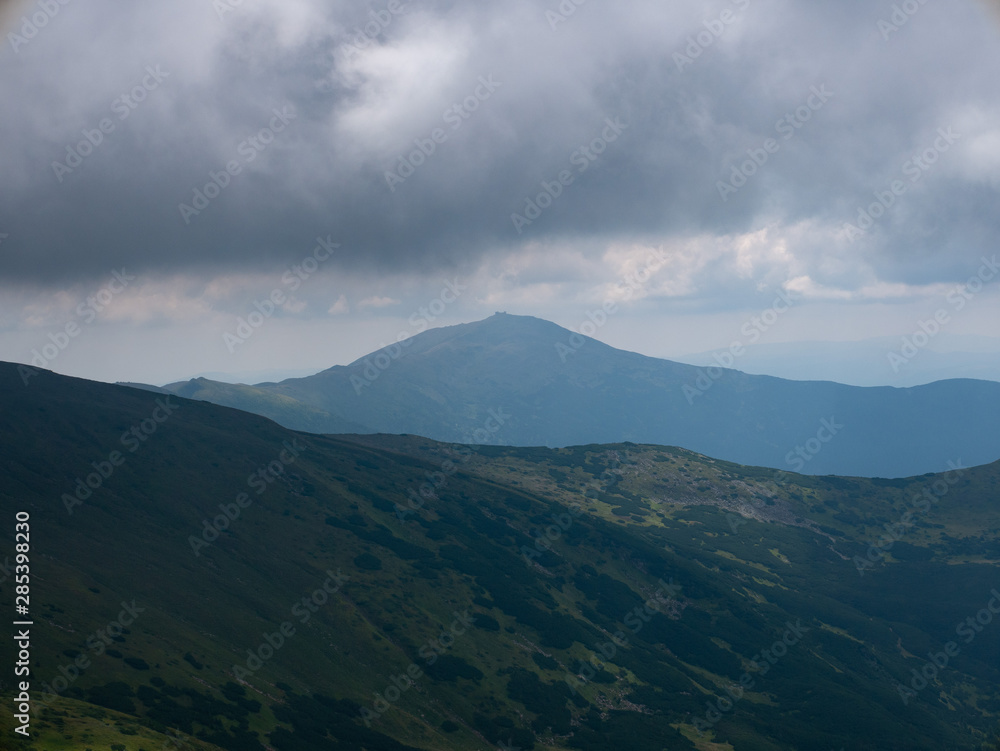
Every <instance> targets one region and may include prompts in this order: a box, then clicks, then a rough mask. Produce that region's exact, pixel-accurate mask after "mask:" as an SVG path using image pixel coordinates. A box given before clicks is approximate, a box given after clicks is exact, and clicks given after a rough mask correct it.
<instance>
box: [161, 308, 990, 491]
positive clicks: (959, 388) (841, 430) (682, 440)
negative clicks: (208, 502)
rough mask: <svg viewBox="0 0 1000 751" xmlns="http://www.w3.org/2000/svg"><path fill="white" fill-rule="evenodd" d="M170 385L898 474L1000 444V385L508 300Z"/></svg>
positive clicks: (509, 438) (554, 442)
mask: <svg viewBox="0 0 1000 751" xmlns="http://www.w3.org/2000/svg"><path fill="white" fill-rule="evenodd" d="M164 388H166V389H167V390H169V391H172V392H173V393H176V394H178V395H180V396H185V397H188V398H191V399H202V400H205V401H211V402H214V403H216V404H222V405H225V406H230V407H236V408H238V409H244V410H247V411H251V412H255V413H257V414H261V415H264V416H265V417H268V418H270V419H273V420H275V421H276V422H278V423H280V424H282V425H285V426H286V427H290V428H293V429H296V430H306V431H310V432H325V433H343V432H352V433H353V432H357V433H413V434H417V435H423V436H427V437H430V438H434V439H436V440H442V441H460V442H465V443H504V444H509V445H518V446H550V447H556V446H569V445H579V444H587V443H609V442H620V441H632V442H636V443H655V444H665V445H676V446H683V447H685V448H688V449H691V450H693V451H697V452H699V453H703V454H707V455H709V456H715V457H718V458H722V459H726V460H728V461H733V462H738V463H741V464H752V465H759V466H766V467H772V468H776V469H782V470H788V471H796V472H806V473H809V474H838V475H852V476H864V477H879V476H881V477H903V476H909V475H917V474H923V473H926V472H936V471H943V470H945V469H947V468H948V466H949V464H948V463H949V461H958V460H961V461H963V462H964V463H965V464H967V465H970V464H986V463H988V462H991V461H995V460H996V459H997V458H1000V431H997V430H996V425H997V424H998V422H1000V383H995V382H989V381H976V380H960V379H955V380H949V381H941V382H937V383H932V384H928V385H925V386H917V387H913V388H891V387H881V388H861V387H855V386H845V385H841V384H836V383H832V382H823V381H788V380H783V379H780V378H772V377H768V376H753V375H747V374H745V373H741V372H739V371H737V370H732V369H723V368H717V369H716V368H712V369H706V368H698V367H694V366H691V365H683V364H680V363H676V362H670V361H669V360H660V359H656V358H652V357H645V356H643V355H639V354H635V353H632V352H625V351H622V350H618V349H615V348H613V347H609V346H608V345H606V344H603V343H601V342H599V341H597V340H595V339H590V338H587V337H584V336H580V335H579V334H574V333H572V332H570V331H568V330H566V329H563V328H561V327H559V326H557V325H555V324H553V323H550V322H548V321H543V320H540V319H537V318H531V317H527V316H514V315H507V314H497V315H494V316H491V317H490V318H487V319H485V320H482V321H477V322H475V323H468V324H462V325H458V326H449V327H446V328H439V329H432V330H429V331H426V332H423V333H420V334H418V335H416V336H414V337H412V338H411V339H408V340H407V341H405V342H403V343H401V344H396V345H392V346H390V347H386V348H383V349H381V350H379V351H377V352H374V353H373V354H371V355H369V356H367V357H364V358H362V359H360V360H357V361H356V362H353V363H351V364H350V365H347V366H337V367H333V368H330V369H329V370H325V371H323V372H321V373H317V374H316V375H313V376H309V377H307V378H294V379H289V380H286V381H282V382H280V383H261V384H257V385H256V386H245V385H231V384H225V383H219V382H216V381H209V380H206V379H195V380H192V381H187V382H182V383H174V384H169V385H168V386H166V387H164ZM497 416H499V417H500V418H502V424H500V422H501V419H498V417H497Z"/></svg>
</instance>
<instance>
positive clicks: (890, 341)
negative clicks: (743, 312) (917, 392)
mask: <svg viewBox="0 0 1000 751" xmlns="http://www.w3.org/2000/svg"><path fill="white" fill-rule="evenodd" d="M902 346H903V344H902V342H901V339H900V337H880V338H877V339H865V340H863V341H851V342H780V343H774V344H752V345H748V346H747V347H746V351H745V352H744V353H743V354H742V355H740V359H739V363H740V367H741V368H742V369H743V370H744V371H745V372H748V373H767V374H768V375H773V376H779V377H781V378H790V379H792V380H796V381H815V380H824V381H837V382H838V383H850V384H853V385H855V386H919V385H922V384H925V383H933V382H934V381H943V380H947V379H950V378H974V379H977V380H984V381H1000V340H998V339H997V338H996V337H985V336H984V337H977V336H961V335H954V336H947V335H938V336H937V337H935V338H934V341H933V342H932V343H931V344H929V345H928V346H927V347H926V348H925V349H922V350H921V351H920V355H919V356H918V357H914V358H912V359H911V360H909V361H908V362H905V363H900V362H896V363H895V368H894V363H892V362H890V361H889V358H888V353H889V352H897V353H898V352H899V350H900V348H901V347H902ZM715 354H716V351H708V352H698V353H695V354H690V355H683V356H681V357H677V358H676V359H677V360H678V361H679V362H686V363H690V364H691V365H699V366H707V365H715V364H716V361H715V359H714V357H715Z"/></svg>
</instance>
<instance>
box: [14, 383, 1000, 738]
mask: <svg viewBox="0 0 1000 751" xmlns="http://www.w3.org/2000/svg"><path fill="white" fill-rule="evenodd" d="M136 431H138V432H136ZM140 436H142V437H141V438H140ZM132 447H134V450H133V448H132ZM114 452H118V454H119V455H120V456H118V455H116V454H115V453H114ZM0 456H2V457H3V459H2V464H0V477H2V478H3V483H2V484H0V510H2V513H3V515H4V518H6V519H13V518H14V514H15V512H17V511H27V512H29V513H30V515H31V525H32V549H31V565H32V577H33V578H32V615H33V617H34V620H35V622H36V625H35V627H34V629H35V630H34V632H33V641H32V644H33V646H32V649H33V654H32V667H33V691H34V692H35V700H36V706H37V702H39V701H45V702H48V704H49V707H48V708H47V709H45V710H43V711H42V713H41V714H40V717H39V718H37V719H36V723H38V724H39V725H40V724H42V723H44V724H45V728H43V729H45V730H46V732H53V731H55V730H58V731H59V732H61V733H62V736H63V737H64V738H65V736H70V738H69V739H66V742H67V745H66V746H64V747H66V748H73V749H81V751H82V749H84V748H87V747H88V743H89V739H88V738H87V737H85V736H86V734H87V733H89V734H91V735H92V734H93V733H94V732H95V730H94V728H93V726H89V727H88V729H83V730H79V734H78V735H77V734H76V733H77V732H78V728H79V727H80V725H78V723H76V721H75V720H73V718H76V717H81V716H82V717H86V716H88V714H87V713H89V716H101V717H105V718H107V717H111V718H112V719H114V718H118V719H117V720H115V721H116V722H118V723H119V724H120V725H122V724H123V723H124V724H123V726H125V727H127V726H128V724H129V723H134V724H135V725H139V726H142V727H145V728H148V729H149V730H150V731H152V732H158V733H161V734H167V735H169V736H171V737H174V735H175V734H176V733H180V734H181V735H182V736H187V737H190V736H194V737H196V738H198V739H200V740H202V741H205V742H206V743H211V744H214V745H216V746H218V747H220V748H226V749H260V748H262V744H263V743H267V745H269V746H270V747H272V748H274V749H277V751H286V749H287V750H289V751H291V750H292V749H294V750H295V751H310V750H311V749H404V748H419V749H483V748H487V747H489V746H494V747H495V746H497V745H498V744H500V743H504V744H508V745H509V746H518V747H520V748H523V749H530V748H539V749H556V748H576V749H594V750H595V751H596V750H597V749H607V748H622V747H629V748H635V749H640V750H642V751H647V750H648V751H660V750H661V749H663V748H667V749H692V748H709V746H708V745H706V744H707V743H708V741H709V740H710V739H713V738H714V739H715V741H717V742H719V743H721V744H729V746H727V745H721V748H734V749H737V750H738V751H743V750H744V749H793V748H794V749H828V748H831V747H832V748H837V747H840V746H845V747H849V748H856V749H876V748H878V749H899V750H900V751H902V749H908V750H909V749H940V748H949V749H973V748H975V747H977V744H979V743H980V741H981V740H983V739H984V737H985V736H984V735H983V734H984V733H985V732H986V730H987V729H988V728H989V727H990V725H991V724H992V723H993V722H994V719H995V717H996V715H997V714H998V713H1000V696H998V693H997V685H998V681H1000V672H998V670H997V667H996V666H997V665H998V664H1000V645H998V642H997V640H995V639H993V638H991V637H990V636H989V632H986V634H984V636H981V637H979V638H975V637H974V641H972V642H971V643H969V644H965V643H963V644H962V647H961V654H960V655H959V656H958V657H957V658H955V659H953V660H952V661H951V664H950V666H949V667H948V669H947V670H944V669H942V670H940V671H938V672H939V675H938V676H937V677H935V678H934V679H933V680H932V682H933V683H934V687H933V689H927V690H922V689H921V690H914V689H910V691H913V693H912V694H911V693H908V692H907V689H906V686H907V683H908V682H909V681H910V680H911V672H910V671H911V670H918V671H919V670H920V669H922V668H923V667H924V666H925V665H926V663H927V659H926V658H925V657H923V655H925V654H927V653H928V652H930V653H932V654H934V653H936V652H938V651H940V650H941V649H943V645H944V644H945V642H947V641H948V640H949V639H956V637H955V635H954V626H955V624H956V623H958V622H960V621H961V620H962V619H963V618H965V617H966V616H970V615H971V616H973V617H975V616H976V613H977V611H980V610H981V609H982V608H983V607H984V603H986V602H988V601H989V600H990V597H991V594H990V593H991V588H994V587H996V584H997V583H996V579H995V575H994V573H995V564H996V562H997V559H998V558H1000V549H998V544H997V535H998V533H1000V509H998V506H997V503H996V500H997V482H998V479H1000V465H991V466H988V467H980V468H976V469H972V470H961V471H957V472H954V473H952V474H951V475H945V476H931V477H923V478H913V479H907V480H897V481H870V480H862V479H844V478H815V477H799V476H775V474H774V473H772V472H768V471H766V470H761V469H754V468H744V467H739V466H737V465H733V464H729V463H726V462H719V461H716V460H711V459H708V458H706V457H703V456H698V455H696V454H693V453H691V452H689V451H684V450H680V449H667V448H662V447H656V446H637V445H634V444H621V445H614V446H584V447H577V448H573V449H562V450H550V449H537V448H536V449H528V448H499V447H492V448H491V447H483V448H480V449H479V450H478V451H472V450H469V449H467V448H465V447H462V446H455V445H447V444H439V443H435V442H433V441H430V440H427V439H423V438H416V437H390V436H354V437H351V436H340V437H336V436H314V435H304V434H298V433H293V432H291V431H289V430H287V429H284V428H281V427H279V426H278V425H276V424H274V423H272V422H269V421H267V420H265V419H262V418H259V417H256V416H253V415H248V414H245V413H241V412H238V411H235V410H231V409H226V408H222V407H218V406H215V405H211V404H208V403H205V402H195V401H190V400H185V399H181V398H178V397H170V398H169V399H165V397H164V395H160V394H152V393H148V392H144V391H139V390H135V389H129V388H123V387H118V386H111V385H106V384H98V383H91V382H87V381H81V380H78V379H71V378H65V377H61V376H56V375H54V374H51V373H48V372H45V371H41V372H39V373H38V374H37V375H35V376H34V377H31V378H29V380H28V384H27V385H25V384H24V383H23V381H22V379H21V377H20V375H19V374H18V371H17V369H16V368H15V366H11V365H0ZM102 473H103V474H107V476H106V477H102V476H101V475H102ZM91 475H93V477H91ZM78 480H80V481H82V482H83V483H84V485H86V483H87V482H90V484H91V486H97V487H96V488H94V487H91V488H90V490H91V494H90V495H87V494H86V492H85V491H84V490H80V492H79V493H77V490H76V489H77V488H79V483H78ZM937 487H942V488H944V490H943V491H942V492H941V493H940V494H938V495H936V496H935V497H936V501H935V502H934V504H933V506H932V507H931V510H930V511H928V512H927V513H924V514H918V515H917V516H916V517H914V518H911V519H910V520H909V521H908V526H906V527H905V528H904V529H903V531H900V532H898V535H899V536H901V537H903V538H904V540H903V541H898V542H896V543H895V544H894V545H893V546H890V547H885V548H880V549H879V550H880V551H881V552H880V554H879V555H878V556H875V557H874V558H873V559H871V556H869V552H870V551H871V550H872V547H871V541H872V540H875V539H877V536H878V534H880V533H881V534H885V530H884V529H883V527H884V525H886V524H890V525H892V524H893V522H896V521H897V520H899V519H901V518H904V517H903V514H904V513H905V511H906V510H907V509H908V508H910V506H911V505H912V504H913V503H914V501H913V498H914V497H917V498H919V497H920V495H921V489H923V488H931V489H933V488H937ZM258 491H259V492H258ZM934 492H935V493H936V492H937V491H934ZM77 495H79V496H83V497H82V498H81V497H76V498H74V496H77ZM77 501H79V503H78V502H77ZM734 511H739V512H742V513H743V514H745V516H743V515H739V514H734V513H733V512H734ZM911 516H912V514H911ZM858 557H867V558H869V559H871V561H870V563H871V565H862V566H859V564H858V563H857V560H858ZM859 569H860V573H859ZM862 574H863V575H862ZM12 598H13V591H12V587H11V585H10V582H7V581H5V582H3V583H0V601H2V603H3V605H2V606H3V607H4V608H10V607H11V606H12V604H11V600H12ZM6 612H11V611H10V610H9V609H8V610H7V611H6ZM125 613H132V615H129V616H128V618H126V617H125V615H123V614H125ZM126 621H127V623H126ZM116 623H117V624H119V625H118V626H115V624H116ZM123 626H124V627H123ZM983 630H985V627H983ZM8 656H10V657H11V658H12V655H9V654H5V655H4V656H3V657H4V659H6V658H7V657H8ZM81 658H85V659H86V661H87V662H88V664H87V665H86V666H85V667H82V666H81V667H80V668H79V669H77V670H76V672H75V673H74V667H73V666H74V665H75V664H76V665H79V664H80V663H77V662H76V661H77V660H80V659H81ZM8 664H13V659H11V662H10V663H8ZM407 676H411V677H407ZM60 680H61V681H62V683H60ZM741 682H742V685H741ZM39 687H42V689H41V690H40V689H39ZM49 688H54V690H55V691H56V692H58V694H59V696H47V695H46V692H47V691H48V690H49ZM11 697H12V694H11V692H10V691H9V688H8V690H7V692H6V694H5V696H4V697H3V698H4V699H5V700H9V699H10V698H11ZM730 697H731V698H730ZM904 699H905V701H904ZM81 708H82V711H81ZM63 711H65V712H67V713H68V715H67V717H68V718H69V719H67V717H64V716H63V715H62V714H61V712H63ZM115 712H117V713H120V714H113V713H115ZM123 717H124V718H126V719H125V720H124V721H123V720H122V719H121V718H123ZM844 717H851V722H850V723H845V722H844V721H843V720H844ZM70 720H73V721H70ZM369 726H370V727H369ZM699 731H700V734H699ZM143 733H145V731H143ZM8 737H10V736H5V741H6V738H8ZM136 737H138V736H135V737H132V738H131V740H130V739H129V736H127V735H123V736H122V739H121V741H120V742H121V744H122V745H123V746H124V747H125V748H127V749H128V751H137V749H138V748H140V747H141V746H140V744H141V741H136V740H135V738H136ZM143 737H146V736H143ZM13 747H18V746H16V745H15V746H13ZM47 747H48V746H47ZM52 747H53V748H54V747H55V746H52ZM718 747H720V746H716V748H718Z"/></svg>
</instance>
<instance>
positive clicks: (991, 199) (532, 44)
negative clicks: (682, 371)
mask: <svg viewBox="0 0 1000 751" xmlns="http://www.w3.org/2000/svg"><path fill="white" fill-rule="evenodd" d="M577 3H579V4H577ZM0 7H2V8H3V10H2V12H0V24H2V31H3V36H4V39H3V44H2V45H0V71H2V72H0V101H3V103H4V105H3V108H2V110H0V133H2V146H0V175H2V180H0V359H3V360H8V361H17V362H27V361H30V360H31V359H32V358H33V356H34V355H33V351H35V352H37V353H38V354H43V355H45V354H47V355H55V356H54V357H46V362H47V367H49V368H50V369H52V370H55V371H57V372H62V373H68V374H72V375H80V376H84V377H89V378H97V379H101V380H109V381H113V380H141V381H147V382H154V383H163V382H166V381H169V380H173V379H177V378H181V377H185V376H190V375H194V374H196V373H201V372H238V373H246V372H250V371H262V370H267V369H285V370H318V369H321V368H325V367H329V366H331V365H335V364H346V363H348V362H350V361H352V360H354V359H356V358H357V357H359V356H361V355H363V354H365V353H367V352H369V351H371V350H373V349H375V348H377V347H378V346H379V345H381V344H385V343H388V342H390V341H393V340H394V339H396V338H397V337H398V336H400V335H402V334H404V333H410V334H412V333H417V332H418V331H420V330H422V328H424V327H426V326H428V325H432V326H436V325H441V324H452V323H457V322H463V321H470V320H476V319H479V318H483V317H486V316H488V315H490V314H492V313H493V312H494V311H496V310H505V311H508V312H510V313H521V314H527V315H536V316H539V317H542V318H547V319H550V320H554V321H556V322H557V323H560V324H561V325H564V326H566V327H569V328H573V329H575V330H579V328H580V326H581V325H582V324H583V323H584V322H585V321H587V320H588V317H587V313H588V311H593V310H595V309H598V308H600V307H601V306H602V305H603V304H608V305H611V304H612V303H613V304H615V306H616V307H615V308H614V311H615V312H614V313H613V314H612V315H611V316H610V317H609V321H608V323H607V324H606V325H604V326H601V327H600V328H597V329H596V330H595V333H594V336H595V337H596V338H598V339H602V340H603V341H606V342H608V343H609V344H612V345H614V346H619V347H623V348H626V349H633V350H636V351H640V352H643V353H645V354H650V355H656V356H680V355H681V354H683V353H689V352H704V351H706V350H711V349H713V348H723V347H727V346H729V345H730V344H731V343H733V342H742V343H745V344H751V343H754V342H755V341H756V340H757V339H759V340H760V342H772V343H774V342H795V341H810V342H815V341H854V340H862V339H868V338H873V337H896V338H897V339H898V338H899V337H903V336H907V335H913V334H914V333H915V332H918V331H920V328H921V327H920V323H921V322H922V321H923V322H927V321H930V320H931V319H933V318H934V316H935V315H941V314H942V312H943V313H944V318H942V321H943V322H942V324H941V325H940V333H937V334H935V335H934V336H933V337H929V339H930V341H929V343H928V344H927V347H928V348H937V349H941V348H942V347H943V346H944V345H945V343H947V342H949V341H959V338H963V337H964V338H966V339H963V340H964V341H971V339H968V338H969V337H977V338H976V339H975V341H976V345H975V348H977V349H978V350H979V352H980V355H981V354H982V351H983V350H984V349H985V350H986V351H992V352H993V353H994V354H996V355H997V356H998V357H1000V339H997V338H996V337H997V335H998V332H997V325H996V324H997V321H998V320H1000V271H993V270H991V269H992V266H991V263H992V259H993V258H995V257H996V255H997V254H998V253H1000V247H998V243H997V238H998V237H1000V210H998V198H1000V76H998V75H997V71H998V70H1000V21H998V13H997V12H996V7H995V6H991V5H989V4H988V3H987V2H985V0H926V2H924V3H923V4H921V3H920V2H918V1H917V0H908V1H907V2H905V3H898V4H896V5H895V8H894V3H892V2H874V3H873V2H871V1H870V0H866V1H865V2H862V1H861V0H836V1H835V2H834V1H833V0H825V1H821V2H814V1H806V0H732V1H730V0H724V1H722V2H704V3H702V2H672V3H664V2H662V0H616V2H614V3H611V2H608V0H584V1H583V2H580V0H575V2H573V1H571V0H564V1H563V2H562V3H561V4H560V3H559V2H558V1H557V0H505V2H503V3H484V2H479V1H478V0H476V1H472V0H452V1H450V2H449V1H447V0H439V1H435V0H412V1H411V2H407V3H400V2H396V0H392V2H383V1H382V0H372V1H371V2H337V1H336V0H333V1H332V2H331V1H330V0H242V2H241V1H240V0H214V2H213V0H171V1H170V2H162V1H161V0H146V1H144V2H142V3H128V4H126V3H121V2H111V0H86V1H85V0H39V1H38V2H13V3H11V2H7V3H3V4H0ZM907 11H909V13H908V12H907ZM880 196H881V201H882V204H888V206H887V207H884V208H883V206H882V205H881V204H878V203H877V201H878V200H879V197H880ZM873 202H876V205H875V206H871V204H873ZM870 206H871V208H868V207H870ZM862 209H864V210H866V211H867V215H866V216H859V211H860V210H862ZM321 241H322V242H321ZM334 245H335V246H337V247H332V246H334ZM115 272H117V274H118V275H119V277H120V278H121V280H119V279H118V278H116V277H115V276H114V273H115ZM977 275H979V279H980V280H981V281H979V282H973V283H972V285H971V286H963V285H967V284H968V283H969V280H970V279H973V278H974V277H976V276H977ZM643 279H645V281H642V280H643ZM126 282H127V284H126ZM980 287H981V289H980ZM272 293H275V299H277V300H279V301H280V302H279V304H278V305H276V306H275V311H274V312H273V313H272V314H271V315H270V316H269V317H267V318H266V319H264V318H263V317H260V318H255V319H254V320H255V321H263V322H262V324H261V325H260V326H259V327H258V328H253V329H252V335H251V336H249V337H245V336H243V337H240V338H242V339H244V341H242V342H239V341H237V342H236V343H234V341H233V337H239V336H240V334H239V332H238V327H239V320H240V319H241V318H242V319H244V320H247V319H248V316H250V315H251V314H252V313H253V312H254V310H255V307H254V303H255V302H258V303H260V305H259V307H261V308H264V309H265V311H267V310H268V309H269V304H267V303H264V302H263V301H264V300H265V299H266V298H268V297H269V296H271V295H272ZM782 298H787V299H789V300H790V301H791V304H790V305H789V304H786V303H784V302H781V300H782ZM960 300H961V305H960V303H959V301H960ZM776 301H777V303H776ZM772 306H774V307H775V310H776V311H777V312H771V313H768V312H767V311H769V310H772ZM785 308H787V310H786V309H785ZM422 310H423V311H426V313H425V312H421V311H422ZM762 315H765V316H766V317H765V319H763V320H765V321H767V320H769V321H770V324H767V323H762V324H761V325H758V324H756V323H753V321H754V320H761V319H760V316H762ZM67 326H68V327H70V330H71V332H75V333H74V335H73V336H67V337H63V336H61V334H60V332H65V331H66V329H67ZM243 331H244V333H246V331H247V329H246V328H244V330H243ZM748 332H749V333H748ZM752 332H757V333H756V334H753V333H752ZM585 333H586V332H585ZM227 335H228V336H227ZM984 337H990V338H989V339H986V338H984ZM751 339H752V340H753V341H751ZM63 342H68V343H66V344H65V347H64V348H63V349H58V347H59V346H60V343H63ZM901 346H902V345H900V347H901ZM46 347H48V349H47V350H46ZM991 348H992V349H991ZM887 355H888V351H886V352H883V353H881V354H880V353H878V352H876V353H875V355H874V356H875V357H877V358H878V359H879V360H884V359H885V356H887ZM911 359H912V361H913V362H908V363H906V364H904V365H902V366H900V369H902V370H904V372H905V369H906V368H908V367H911V366H913V367H916V366H915V365H914V364H913V363H915V362H916V358H911ZM735 367H737V368H738V367H740V364H739V362H738V360H737V362H736V364H735ZM880 367H883V368H884V367H885V366H884V364H882V365H880ZM886 373H887V375H886V378H887V382H888V381H889V380H891V377H892V376H891V373H892V371H890V370H886Z"/></svg>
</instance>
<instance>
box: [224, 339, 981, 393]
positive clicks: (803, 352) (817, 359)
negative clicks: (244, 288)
mask: <svg viewBox="0 0 1000 751" xmlns="http://www.w3.org/2000/svg"><path fill="white" fill-rule="evenodd" d="M900 341H901V339H900V337H881V338H878V339H866V340H863V341H859V342H784V343H775V344H760V343H758V344H751V345H747V347H746V351H745V352H744V353H743V354H742V355H740V358H739V366H740V368H741V369H742V370H744V371H745V372H748V373H764V374H767V375H772V376H778V377H780V378H791V379H793V380H796V381H815V380H821V381H836V382H838V383H849V384H851V385H854V386H920V385H922V384H925V383H933V382H934V381H944V380H947V379H951V378H975V379H981V380H984V381H1000V339H996V338H990V337H976V336H947V335H939V336H937V337H935V339H934V341H933V344H932V345H929V346H928V347H927V348H925V349H922V350H920V351H919V354H918V355H917V356H915V357H913V358H912V359H910V360H908V361H906V362H905V363H901V362H899V361H896V362H895V368H894V367H893V365H894V363H891V362H890V361H889V357H888V353H889V352H894V353H897V354H898V352H899V351H900V349H901V344H900ZM931 347H934V348H933V349H932V348H931ZM717 352H718V350H709V351H706V352H698V353H695V354H690V355H683V356H679V357H675V358H674V359H676V360H677V361H679V362H686V363H690V364H691V365H699V366H704V365H715V364H716V360H715V355H716V354H717ZM292 375H293V374H289V377H291V376H292ZM294 375H296V376H297V375H299V374H298V373H296V374H294ZM226 380H229V379H226ZM261 380H262V379H261Z"/></svg>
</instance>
